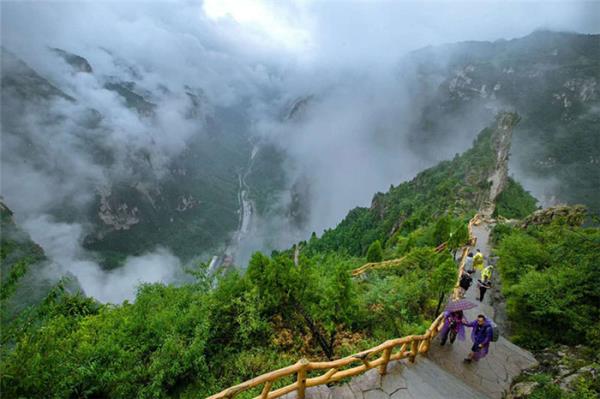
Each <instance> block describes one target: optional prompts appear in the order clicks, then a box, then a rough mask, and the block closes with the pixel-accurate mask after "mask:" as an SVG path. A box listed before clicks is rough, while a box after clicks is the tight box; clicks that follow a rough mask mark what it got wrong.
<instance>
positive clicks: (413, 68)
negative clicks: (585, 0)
mask: <svg viewBox="0 0 600 399" xmlns="http://www.w3.org/2000/svg"><path fill="white" fill-rule="evenodd" d="M400 70H401V72H400V73H408V74H410V73H414V74H416V77H417V79H416V81H415V84H414V87H413V88H412V90H413V91H414V93H415V95H417V94H419V95H420V96H422V97H423V98H426V99H427V100H426V101H424V102H423V105H422V107H420V109H419V110H418V112H419V117H418V118H417V119H416V120H415V121H414V123H413V128H412V134H411V142H412V146H411V147H412V149H413V150H414V151H418V152H420V153H421V154H423V155H424V156H426V155H427V154H428V153H429V152H430V151H433V150H434V147H437V148H453V147H454V145H453V142H455V141H456V137H455V134H454V132H453V131H454V130H455V126H456V125H458V126H462V124H463V122H464V121H465V120H474V119H475V118H476V117H479V116H481V115H484V116H485V117H486V118H487V117H491V116H492V115H493V114H494V113H495V112H497V111H498V110H499V109H512V110H516V111H517V112H519V114H520V115H521V116H522V122H521V124H520V125H519V127H518V128H517V129H516V131H515V135H514V136H515V137H514V142H515V145H514V146H513V151H512V152H513V157H512V165H511V169H512V170H513V172H514V173H515V174H516V175H517V176H518V177H519V178H520V179H522V181H523V182H524V184H525V186H526V187H527V188H528V189H530V190H532V191H534V193H535V194H536V196H538V198H540V199H541V200H542V202H543V203H545V204H553V203H557V202H568V203H584V204H586V205H588V206H589V207H590V209H591V210H592V212H596V213H597V212H598V211H600V202H599V201H600V195H599V192H598V182H599V181H600V168H598V162H599V160H600V141H599V140H600V136H598V134H597V133H598V123H599V122H600V119H599V118H600V116H599V115H600V113H599V112H598V110H599V109H600V35H582V34H575V33H558V32H550V31H537V32H534V33H532V34H530V35H528V36H526V37H524V38H521V39H513V40H498V41H495V42H465V43H456V44H448V45H444V46H436V47H428V48H425V49H422V50H419V51H415V52H412V53H410V54H409V55H408V56H407V57H406V59H404V60H403V63H402V64H401V69H400Z"/></svg>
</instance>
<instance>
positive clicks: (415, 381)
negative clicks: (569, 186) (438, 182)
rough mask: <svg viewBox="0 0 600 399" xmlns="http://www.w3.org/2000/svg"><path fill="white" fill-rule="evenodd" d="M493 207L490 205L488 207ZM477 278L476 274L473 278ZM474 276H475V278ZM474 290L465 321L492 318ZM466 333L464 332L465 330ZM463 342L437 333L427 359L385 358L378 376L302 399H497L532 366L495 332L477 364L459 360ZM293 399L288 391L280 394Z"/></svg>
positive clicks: (484, 237) (482, 242) (480, 239)
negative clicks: (495, 338) (445, 340)
mask: <svg viewBox="0 0 600 399" xmlns="http://www.w3.org/2000/svg"><path fill="white" fill-rule="evenodd" d="M491 210H492V211H493V207H492V208H491ZM481 214H482V216H483V218H482V219H483V221H482V222H481V223H480V224H479V225H476V226H473V235H474V236H475V237H477V244H476V245H475V247H474V248H479V249H480V250H481V252H482V253H483V254H484V256H485V257H486V258H489V255H490V247H489V245H488V242H489V235H490V231H491V226H490V217H489V216H490V215H491V212H488V210H487V209H484V210H482V212H481ZM476 278H479V272H477V277H476ZM476 278H475V279H474V280H476ZM478 291H479V290H478V289H477V287H476V286H475V284H474V285H473V286H472V287H471V288H470V289H469V290H468V291H467V293H466V294H465V298H467V299H469V300H470V301H472V302H474V303H476V304H477V305H478V306H477V307H476V308H474V309H470V310H467V311H466V312H465V316H466V317H467V319H468V320H469V321H471V320H474V319H475V318H476V317H477V315H478V314H484V315H486V317H489V318H491V319H493V314H494V311H493V308H492V306H491V305H490V303H489V295H488V297H487V298H485V299H484V301H483V302H479V301H477V300H476V298H477V294H478ZM469 332H470V331H468V333H469ZM468 333H467V334H466V335H467V336H466V337H465V340H464V341H459V340H456V341H455V342H454V344H450V343H447V344H446V345H445V346H441V345H440V337H439V336H438V337H436V339H435V340H434V341H433V342H432V344H431V347H430V349H429V352H428V354H427V357H421V356H419V357H417V359H416V361H415V363H414V364H410V363H409V362H408V361H406V360H400V361H396V362H390V364H389V365H388V368H387V373H386V374H385V375H383V376H381V375H379V372H378V371H377V370H376V369H372V370H369V371H368V372H366V373H365V374H363V375H360V376H357V377H354V378H352V379H351V380H350V381H348V382H346V383H344V384H341V385H335V386H331V387H328V386H325V385H321V386H317V387H312V388H308V389H307V390H306V396H305V397H306V398H307V399H313V398H314V399H317V398H318V399H335V398H343V399H345V398H348V399H387V398H390V399H443V398H444V399H471V398H481V399H484V398H492V399H500V398H502V396H503V394H504V393H505V392H508V390H509V388H510V384H511V382H512V380H513V378H514V377H516V376H517V375H519V374H520V373H521V371H523V370H524V369H526V368H529V367H533V366H535V365H536V364H537V361H536V360H535V358H534V357H533V355H532V354H531V353H530V352H528V351H526V350H524V349H522V348H520V347H518V346H517V345H515V344H513V343H511V342H510V341H508V340H507V339H506V338H504V337H502V336H500V338H499V339H498V341H497V342H492V343H491V344H490V349H489V354H488V355H487V356H486V357H484V358H483V359H481V360H480V361H479V362H473V363H471V364H467V363H464V362H463V359H464V358H465V357H466V356H467V354H468V353H469V350H470V347H471V339H470V334H468ZM283 398H286V399H292V398H296V393H295V392H292V393H290V394H287V395H285V396H283Z"/></svg>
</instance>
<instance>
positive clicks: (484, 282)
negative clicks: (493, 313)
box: [477, 266, 494, 302]
mask: <svg viewBox="0 0 600 399" xmlns="http://www.w3.org/2000/svg"><path fill="white" fill-rule="evenodd" d="M493 270H494V266H488V267H486V268H485V269H483V270H482V271H481V280H477V285H478V286H479V301H481V302H483V298H484V297H485V292H486V291H487V290H488V289H490V288H492V271H493Z"/></svg>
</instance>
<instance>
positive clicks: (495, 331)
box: [492, 324, 500, 342]
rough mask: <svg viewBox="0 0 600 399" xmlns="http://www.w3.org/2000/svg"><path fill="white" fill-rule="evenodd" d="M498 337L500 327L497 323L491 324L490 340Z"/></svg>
mask: <svg viewBox="0 0 600 399" xmlns="http://www.w3.org/2000/svg"><path fill="white" fill-rule="evenodd" d="M499 338H500V328H498V326H497V325H495V324H492V342H496V341H498V339H499Z"/></svg>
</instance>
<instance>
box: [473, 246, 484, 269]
mask: <svg viewBox="0 0 600 399" xmlns="http://www.w3.org/2000/svg"><path fill="white" fill-rule="evenodd" d="M473 268H474V269H475V270H482V269H483V254H482V253H481V251H480V250H479V249H477V253H476V254H475V256H474V257H473Z"/></svg>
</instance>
